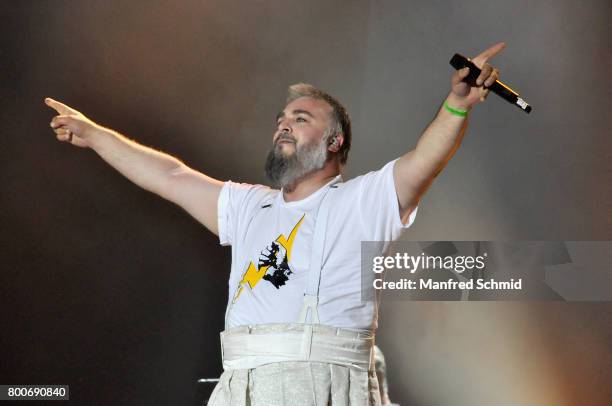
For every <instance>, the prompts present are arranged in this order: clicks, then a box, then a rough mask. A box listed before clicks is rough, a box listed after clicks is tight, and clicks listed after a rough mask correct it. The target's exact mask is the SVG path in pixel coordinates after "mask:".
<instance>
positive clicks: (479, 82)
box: [449, 42, 506, 109]
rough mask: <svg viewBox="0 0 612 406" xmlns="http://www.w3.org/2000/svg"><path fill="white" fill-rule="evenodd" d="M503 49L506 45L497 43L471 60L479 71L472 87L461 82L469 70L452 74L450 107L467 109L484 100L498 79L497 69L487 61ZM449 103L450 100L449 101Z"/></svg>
mask: <svg viewBox="0 0 612 406" xmlns="http://www.w3.org/2000/svg"><path fill="white" fill-rule="evenodd" d="M505 47H506V43H504V42H499V43H497V44H495V45H493V46H492V47H491V48H489V49H487V50H485V51H483V52H481V53H480V54H479V55H478V56H476V57H474V58H473V59H472V62H473V63H474V65H476V66H477V67H478V68H480V70H481V73H480V76H478V78H477V79H476V86H474V87H472V86H470V84H468V83H466V82H464V81H463V79H465V78H466V77H467V76H468V75H469V73H470V68H463V69H460V70H458V71H456V72H455V73H454V74H453V78H452V90H451V95H450V96H451V98H452V102H453V104H451V107H458V108H464V109H469V108H471V107H472V106H474V105H476V104H478V103H480V102H483V101H484V100H485V98H486V97H487V95H488V94H489V92H490V90H489V89H488V87H489V86H491V85H492V84H493V83H495V81H496V80H497V79H499V69H497V68H494V67H493V66H491V65H490V64H489V63H488V60H489V59H490V58H492V57H493V56H495V55H497V54H498V53H500V52H501V51H502V50H503V49H504V48H505ZM450 103H451V100H449V104H450Z"/></svg>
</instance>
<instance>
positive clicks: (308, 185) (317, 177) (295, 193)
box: [283, 164, 340, 202]
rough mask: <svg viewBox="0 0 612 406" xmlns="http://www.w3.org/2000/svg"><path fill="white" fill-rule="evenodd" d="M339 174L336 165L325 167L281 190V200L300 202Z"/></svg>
mask: <svg viewBox="0 0 612 406" xmlns="http://www.w3.org/2000/svg"><path fill="white" fill-rule="evenodd" d="M339 174H340V168H339V166H338V165H337V164H335V165H329V164H328V165H325V166H324V167H323V168H322V169H320V170H318V171H316V172H312V173H310V174H308V175H306V176H304V177H302V178H300V179H298V180H296V181H295V182H293V183H291V184H289V185H287V186H285V187H284V188H283V198H284V199H285V201H286V202H295V201H298V200H302V199H305V198H307V197H308V196H310V195H311V194H313V193H314V192H316V191H317V190H319V189H321V188H322V187H323V186H325V185H326V184H327V183H329V182H330V181H331V180H332V179H334V178H335V177H336V176H338V175H339Z"/></svg>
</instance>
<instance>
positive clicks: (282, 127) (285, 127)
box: [278, 119, 291, 133]
mask: <svg viewBox="0 0 612 406" xmlns="http://www.w3.org/2000/svg"><path fill="white" fill-rule="evenodd" d="M278 132H279V133H291V126H290V125H289V120H286V119H285V120H281V122H280V123H278Z"/></svg>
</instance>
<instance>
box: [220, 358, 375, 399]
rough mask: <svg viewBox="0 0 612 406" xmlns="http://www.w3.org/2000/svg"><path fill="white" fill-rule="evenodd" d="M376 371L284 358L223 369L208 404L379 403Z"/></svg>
mask: <svg viewBox="0 0 612 406" xmlns="http://www.w3.org/2000/svg"><path fill="white" fill-rule="evenodd" d="M380 404H381V402H380V392H379V389H378V380H377V379H376V373H375V372H374V371H373V370H372V371H369V372H368V371H358V370H355V369H353V368H350V367H345V366H340V365H333V364H327V363H323V362H309V361H286V362H276V363H272V364H267V365H263V366H260V367H257V368H253V369H235V370H228V371H225V372H223V374H222V375H221V379H220V381H219V383H218V384H217V386H215V389H214V390H213V393H212V395H211V396H210V399H209V400H208V405H209V406H247V405H249V406H285V405H288V406H349V405H350V406H379V405H380Z"/></svg>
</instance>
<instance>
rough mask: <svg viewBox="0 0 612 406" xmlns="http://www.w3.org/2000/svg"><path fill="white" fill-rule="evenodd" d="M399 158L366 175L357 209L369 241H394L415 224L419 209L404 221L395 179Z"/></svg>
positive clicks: (362, 180) (363, 179)
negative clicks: (395, 168)
mask: <svg viewBox="0 0 612 406" xmlns="http://www.w3.org/2000/svg"><path fill="white" fill-rule="evenodd" d="M396 161H397V160H394V161H391V162H389V163H388V164H386V165H385V166H384V167H383V168H382V169H380V170H378V171H374V172H370V173H368V174H365V175H363V178H362V179H361V184H360V190H359V201H358V205H359V206H358V208H359V212H360V217H361V224H362V226H363V230H364V233H365V237H366V238H367V239H368V240H370V241H393V240H395V239H397V238H398V237H399V236H400V234H401V232H402V231H403V230H405V229H406V228H408V227H410V226H411V225H412V223H414V219H415V217H416V213H417V208H415V209H414V210H413V211H412V213H410V215H409V216H408V221H407V222H406V224H404V223H403V222H402V219H401V217H400V212H399V202H398V200H397V192H396V190H395V182H394V180H393V167H394V166H395V162H396Z"/></svg>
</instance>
